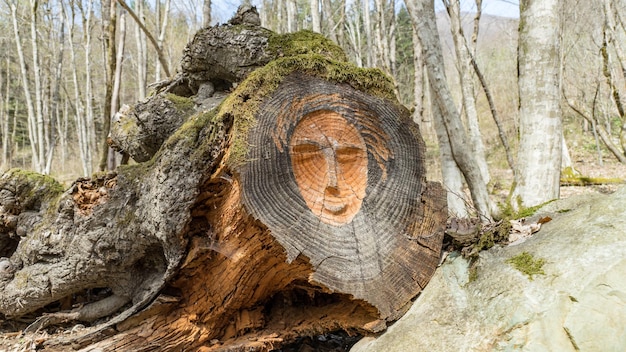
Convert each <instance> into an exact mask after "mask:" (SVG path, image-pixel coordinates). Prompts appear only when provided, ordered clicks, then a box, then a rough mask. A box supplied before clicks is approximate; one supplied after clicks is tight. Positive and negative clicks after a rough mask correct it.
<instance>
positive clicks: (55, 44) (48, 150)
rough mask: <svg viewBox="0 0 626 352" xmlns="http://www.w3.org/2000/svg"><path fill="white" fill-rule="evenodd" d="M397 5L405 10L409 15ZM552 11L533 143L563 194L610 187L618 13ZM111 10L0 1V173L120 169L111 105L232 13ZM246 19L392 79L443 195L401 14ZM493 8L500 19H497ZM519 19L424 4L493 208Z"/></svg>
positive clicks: (506, 167) (407, 18)
mask: <svg viewBox="0 0 626 352" xmlns="http://www.w3.org/2000/svg"><path fill="white" fill-rule="evenodd" d="M407 1H408V2H409V4H408V5H409V6H408V7H409V8H411V6H410V5H411V3H412V2H413V3H415V2H416V1H414V0H407ZM528 2H529V1H522V3H523V4H524V3H528ZM531 2H532V1H531ZM551 2H555V3H558V5H559V6H558V7H555V8H556V10H555V11H558V14H555V15H556V16H557V18H558V20H559V22H558V41H559V43H560V50H559V52H558V68H559V70H560V71H559V81H558V88H559V91H560V107H561V113H560V115H559V118H560V119H561V120H562V122H563V125H564V128H563V133H562V135H561V134H560V133H559V135H558V136H551V135H544V136H543V137H541V136H540V137H538V138H548V139H550V138H556V139H558V140H559V141H560V140H561V139H560V138H563V139H562V141H563V146H564V148H563V154H562V156H563V157H562V161H561V165H560V168H561V170H563V172H562V175H561V183H562V184H568V182H573V183H576V182H578V181H580V180H581V178H580V177H578V176H581V175H582V176H587V177H584V178H582V181H581V182H583V183H589V184H606V183H610V182H611V181H615V179H617V182H620V181H621V179H623V178H624V177H626V167H624V164H625V163H626V156H625V154H624V148H625V146H626V137H625V136H624V130H625V129H626V114H625V113H624V107H623V97H624V94H626V92H625V91H624V90H625V89H626V88H625V84H624V82H625V80H624V79H625V76H626V55H625V54H624V51H623V50H624V49H623V48H622V47H623V45H624V43H626V42H625V39H626V30H625V25H624V18H623V14H624V13H625V11H626V2H625V1H623V0H602V1H582V0H581V1H576V0H568V1H551ZM421 3H425V2H424V1H421ZM114 4H115V6H113V7H111V0H48V1H41V0H1V1H0V29H1V30H2V32H1V33H2V34H1V35H0V136H1V158H0V167H1V170H2V171H5V170H8V169H10V168H13V167H20V168H26V169H32V170H35V171H37V172H41V173H45V174H51V175H53V176H54V177H55V178H57V179H58V180H60V181H62V182H66V183H69V182H71V181H72V180H74V179H75V178H76V177H78V176H89V175H91V174H92V173H93V172H94V171H97V170H104V169H111V168H113V167H114V166H115V165H116V164H117V163H119V162H121V161H122V159H123V157H122V156H121V155H116V153H114V152H113V151H111V150H110V149H109V148H108V147H107V144H106V137H107V135H108V128H109V127H108V126H109V123H110V118H111V116H113V115H114V114H115V112H116V111H117V110H118V109H119V107H120V106H121V105H122V104H132V103H134V102H136V101H138V100H142V99H144V98H145V97H146V96H147V95H148V94H149V87H150V85H151V84H153V83H155V82H160V81H163V80H165V79H167V78H168V76H171V75H173V74H174V73H175V71H176V68H177V67H178V66H179V60H180V58H181V55H182V51H183V48H184V46H185V44H186V43H187V42H189V41H190V40H191V38H192V37H193V35H194V33H195V32H196V31H197V30H198V29H200V28H202V27H203V26H207V25H215V24H217V23H224V22H226V21H227V19H228V18H229V17H230V16H231V15H232V14H233V13H234V11H235V9H236V6H238V5H239V3H235V2H234V1H226V2H218V1H214V3H213V4H212V3H211V1H209V0H156V1H155V0H149V1H130V0H127V1H120V0H118V1H115V2H114ZM252 5H256V6H257V7H258V9H259V12H260V15H261V23H262V25H263V26H264V27H267V28H269V29H271V30H273V31H275V32H277V33H286V32H294V31H297V30H302V29H309V30H313V31H315V32H319V33H322V34H324V35H325V36H327V37H328V38H330V39H332V40H333V41H335V42H336V43H338V44H339V45H340V46H341V47H342V48H343V49H344V50H345V52H346V53H347V54H348V57H349V59H350V60H351V61H352V62H353V63H354V64H356V65H357V66H360V67H377V68H380V69H381V70H383V71H384V72H386V73H387V74H388V75H390V76H391V77H392V78H393V79H394V81H395V83H396V90H397V95H398V98H399V100H400V101H401V102H402V103H403V104H404V105H405V106H407V107H408V108H409V109H411V111H412V113H413V116H414V120H415V121H416V122H417V123H418V124H419V126H420V129H421V132H422V135H423V137H424V139H425V141H426V143H427V147H428V149H427V150H428V154H427V160H426V161H427V163H428V164H429V167H428V170H429V177H430V178H431V179H435V180H441V179H442V177H443V179H444V181H446V180H445V178H446V176H445V174H446V170H448V169H449V168H450V166H449V164H446V161H445V160H444V159H443V158H442V155H445V154H446V153H445V151H443V150H441V148H440V146H441V143H440V140H439V139H438V138H437V133H436V128H435V127H436V126H434V123H433V122H434V117H433V116H434V113H436V112H435V111H433V109H432V106H433V105H432V104H431V101H432V98H433V94H432V92H433V91H432V90H431V85H430V84H429V79H428V74H427V73H428V69H427V67H426V65H425V61H424V55H422V47H421V45H420V37H419V33H418V29H417V27H418V26H416V21H415V20H414V19H413V20H412V16H411V14H410V13H409V11H407V6H406V5H407V4H405V2H404V1H401V0H352V1H347V0H256V1H253V2H252ZM502 6H507V8H508V10H506V11H505V10H499V8H501V7H502ZM518 6H519V4H517V3H515V2H510V1H507V0H492V1H481V0H475V1H470V0H463V1H459V0H442V1H439V0H437V1H435V11H436V21H437V29H438V35H439V38H440V42H439V44H440V45H441V48H442V49H443V60H444V67H445V77H446V81H447V86H448V87H449V91H450V93H451V96H452V98H453V100H454V102H455V105H456V111H457V113H458V114H459V116H460V117H462V120H463V122H464V126H465V132H466V133H467V134H468V136H469V138H470V139H469V140H470V141H471V143H469V144H468V148H470V149H471V150H472V152H473V153H475V154H476V155H478V156H479V157H478V160H484V161H485V162H484V165H483V166H481V168H482V169H481V173H482V174H483V181H484V182H485V184H487V186H488V187H487V188H488V190H489V193H490V195H491V196H494V197H495V199H496V201H498V202H504V201H505V199H506V198H507V197H508V196H509V195H510V194H509V193H510V192H509V191H510V188H511V185H513V184H514V183H515V181H514V180H515V177H514V175H515V173H516V172H517V171H516V167H518V166H519V165H518V164H519V163H520V162H523V163H528V161H525V159H524V160H522V159H521V158H520V157H519V156H518V155H519V150H518V149H519V145H520V137H521V136H522V134H521V130H520V99H519V89H518V86H519V82H518V77H519V76H518V73H519V70H518V61H519V60H518V58H519V48H520V46H519V45H520V44H519V40H518V35H519V33H520V28H521V27H520V20H519V17H517V16H516V15H517V13H516V11H515V10H516V9H518ZM477 9H480V10H481V11H476V10H477ZM511 9H513V10H512V11H511ZM483 10H484V11H483ZM487 10H491V11H487ZM492 11H493V12H495V13H496V14H500V15H505V16H497V15H494V14H490V13H493V12H492ZM142 27H143V28H142ZM463 48H465V49H463ZM524 133H528V132H524ZM450 138H456V137H455V136H451V137H450ZM442 170H443V172H442ZM457 174H458V175H459V180H460V184H459V185H456V186H455V185H454V184H452V185H451V184H448V183H447V182H446V187H447V189H448V190H449V191H450V195H452V197H450V196H449V197H448V200H449V202H451V204H450V208H451V211H452V212H453V213H454V214H456V215H461V216H463V215H467V211H468V210H467V207H466V205H467V204H469V203H470V202H471V201H470V198H471V197H470V196H469V194H468V193H466V188H465V187H464V186H463V183H462V176H460V175H461V174H460V173H459V172H458V171H457ZM442 175H443V176H442ZM564 176H565V177H564ZM573 177H578V178H577V179H576V180H578V181H575V180H574V178H573ZM600 177H602V179H600ZM568 180H569V181H568ZM572 180H574V181H572ZM602 187H604V186H602ZM470 208H471V207H470ZM470 210H471V209H470Z"/></svg>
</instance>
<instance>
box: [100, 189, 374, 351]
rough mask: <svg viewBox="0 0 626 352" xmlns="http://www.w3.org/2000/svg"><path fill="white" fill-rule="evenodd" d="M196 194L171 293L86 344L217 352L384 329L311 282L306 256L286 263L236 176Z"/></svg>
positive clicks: (358, 307) (360, 308)
mask: <svg viewBox="0 0 626 352" xmlns="http://www.w3.org/2000/svg"><path fill="white" fill-rule="evenodd" d="M203 194H204V196H201V198H203V199H202V202H201V203H200V204H198V206H197V207H196V208H195V210H194V215H195V216H196V217H195V219H194V221H193V223H194V224H193V225H192V227H195V230H202V232H201V233H199V234H198V236H196V237H194V239H193V241H192V244H191V252H190V253H189V255H188V257H187V259H186V260H185V262H184V264H183V265H182V268H181V272H180V275H179V276H178V279H177V280H176V281H175V282H174V283H173V284H172V285H171V286H172V287H171V288H170V289H168V290H169V291H170V292H176V295H178V298H177V299H175V300H174V301H168V302H166V303H162V302H157V303H155V304H153V306H152V307H151V308H149V309H147V310H146V311H145V312H143V313H141V314H139V315H138V316H136V317H134V318H132V319H130V320H128V321H126V322H125V323H123V324H122V325H121V326H119V327H118V328H119V329H120V330H123V331H124V332H123V333H120V334H117V335H115V336H112V337H110V338H109V339H108V340H104V341H102V342H100V343H98V344H96V345H92V346H90V347H91V348H96V347H105V348H106V349H113V350H135V349H139V350H150V349H153V348H155V347H156V346H158V347H159V348H160V349H161V350H181V349H183V348H184V349H189V348H197V347H200V346H205V349H204V350H215V351H218V350H227V349H228V348H230V347H233V346H239V345H241V344H242V343H245V344H246V346H248V347H250V346H249V345H250V344H251V343H252V342H254V343H252V345H255V346H256V347H255V348H256V349H258V350H267V349H268V348H269V347H272V346H273V347H277V346H280V345H281V344H283V343H285V342H289V341H292V340H293V339H295V338H296V337H298V336H302V335H315V334H321V333H325V332H328V331H334V330H340V329H346V330H348V331H352V332H356V331H361V332H366V331H377V330H380V329H384V327H385V323H384V321H379V320H378V313H377V310H376V309H375V308H373V307H372V306H371V305H369V304H367V303H366V302H363V301H360V300H353V299H352V298H351V297H350V296H348V295H343V294H333V293H331V292H330V291H328V289H326V288H324V287H321V286H318V285H316V284H315V283H313V282H311V281H310V277H311V274H312V267H311V265H310V264H309V263H308V261H307V260H306V258H304V257H300V258H298V259H297V260H295V261H294V262H292V263H287V262H286V256H285V252H284V249H283V248H282V247H281V246H280V244H278V243H277V242H276V241H275V240H274V239H273V237H272V236H271V235H270V233H269V231H268V230H267V228H266V227H265V226H263V225H262V224H261V223H259V222H258V221H255V220H254V219H253V218H251V217H250V216H249V215H248V214H247V213H246V211H245V210H244V209H243V208H242V207H241V199H240V184H239V182H238V181H237V180H236V179H232V183H230V182H228V181H225V180H224V178H218V179H217V180H213V181H212V182H209V183H208V184H207V186H205V189H204V193H203ZM168 290H166V291H168ZM381 324H382V326H381ZM207 346H208V347H207ZM229 346H230V347H229Z"/></svg>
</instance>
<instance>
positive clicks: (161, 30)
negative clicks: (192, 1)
mask: <svg viewBox="0 0 626 352" xmlns="http://www.w3.org/2000/svg"><path fill="white" fill-rule="evenodd" d="M206 1H209V0H206ZM209 2H210V1H209ZM170 3H171V0H166V1H165V9H164V10H163V20H161V11H160V9H159V11H157V18H156V23H157V31H156V33H158V34H159V38H158V39H157V44H158V47H159V48H160V49H161V50H163V41H164V40H165V32H166V31H167V22H168V19H169V16H170ZM157 5H158V6H159V7H160V5H161V1H160V0H159V1H157ZM210 9H211V8H210V6H209V10H210ZM209 15H210V11H209ZM209 17H210V16H209ZM156 55H157V61H158V59H159V53H158V52H157V54H156ZM155 66H156V67H155V71H156V72H155V79H154V80H155V81H156V82H159V81H161V65H155Z"/></svg>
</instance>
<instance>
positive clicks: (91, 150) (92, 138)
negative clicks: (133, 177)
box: [82, 0, 106, 175]
mask: <svg viewBox="0 0 626 352" xmlns="http://www.w3.org/2000/svg"><path fill="white" fill-rule="evenodd" d="M93 2H94V0H88V2H87V12H86V13H83V14H82V17H83V24H84V26H83V28H86V30H84V32H85V34H84V36H83V38H84V39H83V40H84V48H85V103H86V104H85V131H84V136H83V138H84V139H85V140H84V142H85V148H86V150H85V159H84V160H83V164H84V165H85V166H86V167H85V169H86V171H87V175H91V173H92V172H93V159H94V157H97V155H96V150H97V149H96V143H97V140H96V125H95V119H94V108H93V99H94V98H93V86H92V84H93V82H92V75H91V74H92V70H93V67H92V65H91V31H92V29H91V24H92V9H93ZM105 72H106V70H105Z"/></svg>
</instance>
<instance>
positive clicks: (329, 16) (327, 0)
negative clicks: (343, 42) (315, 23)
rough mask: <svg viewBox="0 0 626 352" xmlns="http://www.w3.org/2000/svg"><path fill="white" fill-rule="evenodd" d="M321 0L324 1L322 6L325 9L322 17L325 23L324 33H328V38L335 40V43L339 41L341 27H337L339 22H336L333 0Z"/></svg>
mask: <svg viewBox="0 0 626 352" xmlns="http://www.w3.org/2000/svg"><path fill="white" fill-rule="evenodd" d="M321 1H322V8H323V9H324V11H323V12H322V15H323V16H322V18H323V20H324V24H325V26H324V27H325V30H324V35H326V36H327V37H328V38H330V40H332V41H334V42H335V43H339V40H338V36H337V32H339V31H340V29H339V28H337V24H336V23H335V16H334V11H333V6H332V2H331V0H321Z"/></svg>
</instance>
